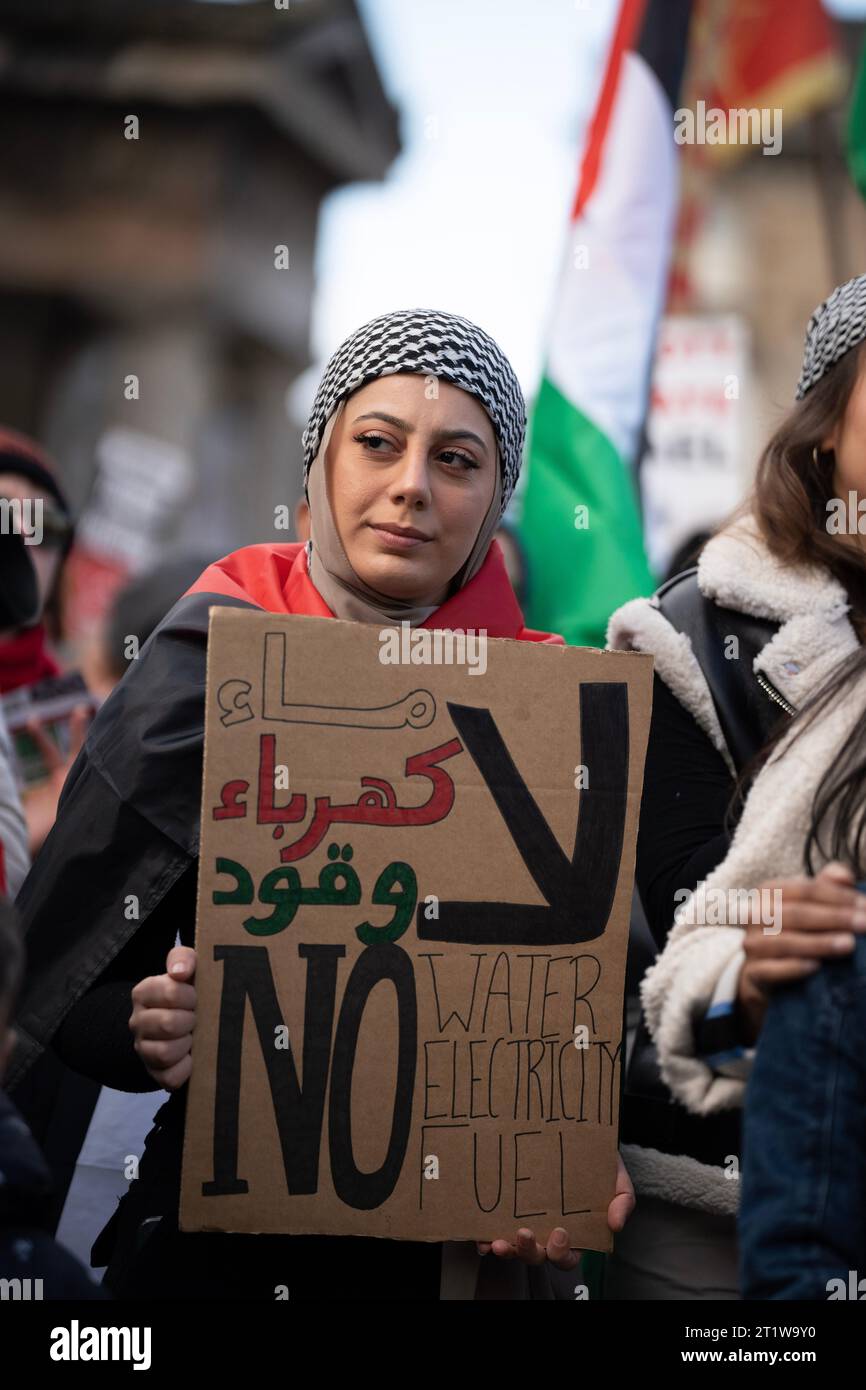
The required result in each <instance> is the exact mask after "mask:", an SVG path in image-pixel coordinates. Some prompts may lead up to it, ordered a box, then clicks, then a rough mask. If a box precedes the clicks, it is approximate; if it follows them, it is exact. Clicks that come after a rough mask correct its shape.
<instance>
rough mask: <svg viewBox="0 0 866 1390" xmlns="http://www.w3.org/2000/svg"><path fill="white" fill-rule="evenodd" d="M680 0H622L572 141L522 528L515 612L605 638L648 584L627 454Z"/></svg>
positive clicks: (652, 276) (650, 305)
mask: <svg viewBox="0 0 866 1390" xmlns="http://www.w3.org/2000/svg"><path fill="white" fill-rule="evenodd" d="M690 10H691V3H690V0H622V3H621V4H620V7H619V13H618V17H617V21H616V25H615V27H614V31H613V35H612V39H611V42H610V48H609V52H608V55H607V61H606V65H605V71H604V77H603V80H602V83H601V89H600V92H599V97H598V102H597V106H596V110H595V113H594V115H593V117H592V120H591V121H590V124H589V128H588V133H587V138H586V144H585V148H584V150H583V153H582V156H581V166H580V177H579V181H578V188H577V196H576V198H575V201H574V208H573V212H572V217H571V226H570V229H569V235H568V237H567V242H566V248H565V255H564V257H563V263H562V269H561V274H560V282H559V289H558V293H557V299H556V309H555V312H554V315H553V319H552V324H551V331H550V342H549V347H548V352H547V360H546V365H545V369H544V374H543V379H542V382H541V386H540V388H539V392H538V396H537V398H536V401H535V405H534V409H533V414H532V419H531V421H530V431H529V463H528V473H529V476H528V481H527V483H526V487H525V490H524V492H523V498H522V501H523V508H522V514H521V519H520V533H521V539H522V541H523V544H524V547H525V550H526V556H527V573H528V589H529V598H528V604H527V614H528V621H531V622H537V621H538V620H543V621H544V623H545V624H547V623H549V624H550V625H552V626H553V627H554V628H555V630H556V631H557V632H561V633H562V634H563V636H564V637H565V639H566V641H567V642H572V643H575V644H578V645H584V646H602V645H603V644H604V640H605V631H606V627H607V620H608V618H609V617H610V615H611V613H612V612H613V611H614V609H615V608H617V607H619V605H620V604H622V603H624V602H626V600H627V599H630V598H635V597H636V596H637V595H640V594H650V593H652V591H653V589H654V588H655V580H654V578H653V575H652V574H651V573H650V568H649V564H648V562H647V559H646V554H645V551H644V543H643V535H642V530H641V520H640V513H639V506H638V496H637V487H636V481H635V464H636V460H637V458H638V455H639V453H640V450H641V436H642V427H643V423H644V417H645V413H646V407H647V398H648V391H649V382H650V372H651V368H652V361H653V352H654V348H655V338H656V328H657V325H658V320H659V316H660V313H661V310H662V307H663V304H664V299H665V291H666V285H667V273H668V264H669V258H670V253H671V243H672V238H673V230H674V220H675V213H676V202H677V146H676V145H675V143H674V119H673V115H674V107H675V105H676V96H677V92H678V90H679V84H680V79H681V75H682V68H683V64H684V60H685V52H686V38H687V33H688V26H689V18H690Z"/></svg>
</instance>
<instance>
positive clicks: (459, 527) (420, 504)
mask: <svg viewBox="0 0 866 1390" xmlns="http://www.w3.org/2000/svg"><path fill="white" fill-rule="evenodd" d="M497 467H498V465H497V461H496V439H495V435H494V433H493V426H492V424H491V422H490V417H489V416H488V414H487V412H486V410H485V409H484V407H483V406H482V405H481V404H480V403H479V402H478V401H477V400H476V399H475V397H474V396H470V395H469V393H468V392H466V391H462V390H461V389H460V387H458V386H452V385H451V384H450V382H444V381H439V380H438V379H437V378H436V377H432V376H420V375H415V374H411V373H403V372H401V373H398V374H395V375H393V376H383V377H378V378H377V379H376V380H375V381H371V382H368V383H367V385H366V386H362V387H361V388H360V389H359V390H358V391H355V392H354V393H353V395H351V396H350V397H349V398H348V400H347V401H346V404H345V407H344V409H343V412H342V414H341V416H340V419H339V420H338V421H337V423H336V425H335V427H334V430H333V433H332V435H331V440H330V444H329V447H328V458H327V468H328V474H327V481H328V496H329V499H330V503H331V511H332V514H333V517H334V523H335V525H336V527H337V531H338V533H339V536H340V540H341V541H342V543H343V549H344V550H345V552H346V557H347V559H348V561H349V563H350V565H351V566H352V568H353V569H354V571H355V573H356V574H357V575H358V577H359V578H360V579H362V580H364V582H365V583H366V584H369V586H370V587H371V588H372V589H376V590H377V591H378V592H379V593H382V594H385V595H387V596H388V597H389V598H400V599H408V600H411V601H413V602H417V603H421V604H438V603H441V602H442V601H443V599H444V598H445V596H446V594H447V590H448V584H449V581H450V580H451V579H452V578H453V576H454V575H455V574H456V573H457V572H458V570H459V569H460V568H461V567H462V565H463V564H464V563H465V562H466V560H467V559H468V558H469V554H470V552H471V550H472V547H473V545H474V543H475V539H476V537H477V535H478V532H479V529H480V527H481V523H482V521H483V520H484V517H485V516H486V514H487V509H488V507H489V506H490V502H491V500H492V498H493V492H494V488H495V483H496V469H497ZM410 532H414V533H415V534H414V535H412V534H409V533H410Z"/></svg>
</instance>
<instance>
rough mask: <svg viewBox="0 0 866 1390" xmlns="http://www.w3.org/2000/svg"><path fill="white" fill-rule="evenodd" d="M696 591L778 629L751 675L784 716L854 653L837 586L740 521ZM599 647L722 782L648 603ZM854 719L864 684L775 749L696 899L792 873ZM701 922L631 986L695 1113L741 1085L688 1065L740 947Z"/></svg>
mask: <svg viewBox="0 0 866 1390" xmlns="http://www.w3.org/2000/svg"><path fill="white" fill-rule="evenodd" d="M698 585H699V587H700V589H701V592H702V593H704V594H705V595H707V596H708V597H710V598H712V599H715V600H716V601H717V602H718V603H719V605H720V606H722V607H725V608H732V609H735V610H737V611H739V612H742V613H748V614H751V615H752V616H754V617H759V618H768V619H771V620H774V621H777V622H779V623H780V624H781V626H780V628H779V630H778V631H777V632H776V634H775V636H774V637H773V638H772V639H771V640H770V642H768V643H767V644H766V646H764V647H763V649H762V650H761V651H760V652H759V653H758V655H757V656H756V658H755V660H754V670H755V671H756V672H759V671H760V672H763V673H764V675H765V676H766V677H767V679H768V680H769V681H770V683H771V684H772V685H773V686H775V688H776V689H777V690H778V691H779V693H780V694H781V695H782V696H783V697H784V698H785V700H786V701H788V702H789V703H790V704H791V705H793V706H794V708H795V709H798V708H800V707H801V706H802V705H803V704H804V703H805V701H806V699H807V698H808V697H809V696H810V695H811V694H813V693H814V692H816V691H817V690H818V689H819V688H820V687H821V686H822V685H823V683H824V682H825V681H826V679H827V677H828V676H829V674H830V672H831V671H832V670H833V668H834V667H835V666H836V665H837V663H838V662H839V661H841V660H843V659H844V658H845V657H846V656H848V655H849V654H850V653H851V652H853V651H854V650H855V648H856V647H857V645H858V643H857V636H856V633H855V631H854V628H853V626H852V624H851V621H850V619H849V617H848V609H849V605H848V600H847V596H846V594H845V591H844V590H843V588H842V586H841V585H840V584H839V583H838V582H837V581H836V580H835V579H834V578H833V577H832V576H831V575H830V573H829V571H827V570H826V569H823V568H811V567H810V568H805V567H804V568H794V567H790V566H784V565H782V564H781V563H780V562H779V561H778V560H776V559H775V558H774V557H773V556H772V555H771V554H770V552H769V550H768V549H767V546H766V544H765V542H764V541H763V539H762V537H761V536H760V533H759V532H758V529H757V527H756V524H755V522H754V520H752V519H751V518H744V519H741V520H739V521H737V522H736V523H734V524H732V525H731V526H730V527H729V528H728V529H726V530H725V531H723V532H721V533H720V534H719V535H717V536H715V537H714V538H713V539H712V540H711V541H709V542H708V544H707V545H706V547H705V549H704V550H703V552H702V554H701V557H700V561H699V564H698ZM608 645H609V646H610V647H613V648H618V649H633V650H637V651H642V652H652V653H653V655H654V657H655V666H656V670H657V672H658V674H659V675H660V676H661V678H662V679H663V680H664V681H665V683H666V684H667V685H668V686H669V688H670V690H671V691H672V693H673V694H674V695H675V696H676V697H677V699H678V700H679V701H680V703H681V704H683V705H684V706H685V708H686V709H687V710H689V712H690V713H691V714H692V715H693V716H694V718H695V720H696V721H697V723H698V724H699V725H700V727H701V728H702V729H703V730H704V731H705V733H707V734H708V736H709V737H710V738H711V740H712V742H713V744H714V745H715V747H716V748H717V749H719V751H720V752H721V754H722V756H723V757H724V758H725V760H726V762H727V763H728V766H729V767H730V768H731V770H732V771H733V764H732V762H731V757H730V754H729V752H728V749H727V747H726V746H725V740H724V736H723V734H722V730H721V728H720V726H719V721H718V719H717V717H716V714H715V710H714V707H713V703H712V700H711V698H710V692H709V689H708V687H707V684H706V681H705V679H704V676H703V673H702V671H701V669H700V667H699V665H698V662H697V660H696V658H695V656H694V653H693V651H692V648H691V643H690V642H689V639H688V637H687V636H686V635H685V634H682V633H678V632H676V631H675V630H674V629H673V628H672V627H671V626H670V624H669V623H668V622H667V620H666V619H665V618H663V617H662V615H661V613H660V612H659V610H658V608H657V606H656V605H655V601H654V600H653V599H634V600H632V602H630V603H627V604H625V605H624V606H623V607H622V608H620V609H618V611H617V612H616V613H614V615H613V617H612V618H611V620H610V625H609V628H608ZM768 698H769V697H768ZM864 709H866V678H863V679H861V681H860V682H859V683H858V684H857V685H855V687H854V688H851V689H849V691H848V692H847V694H846V697H845V698H844V699H843V700H841V701H837V702H836V704H835V705H834V706H833V707H831V708H830V709H829V710H827V711H825V712H824V713H823V715H821V716H820V717H819V718H818V719H817V720H815V721H814V722H813V723H812V724H811V726H810V727H809V728H808V729H807V730H806V731H805V732H804V733H802V734H801V735H800V737H799V738H797V739H796V741H795V742H793V744H791V738H790V736H786V737H785V738H784V739H783V741H782V744H781V745H780V749H779V752H778V754H777V755H776V756H774V757H773V758H772V759H771V760H770V761H769V763H768V764H767V765H766V766H765V767H764V768H763V769H762V770H761V772H760V773H759V775H758V776H757V778H756V779H755V781H754V783H753V785H752V787H751V790H750V791H749V794H748V796H747V799H746V803H745V806H744V808H743V813H742V816H741V818H740V821H739V824H738V826H737V829H736V832H735V834H734V837H733V840H732V842H731V845H730V848H729V850H728V853H727V855H726V857H725V858H724V860H723V861H722V863H721V864H719V865H718V866H717V867H716V869H715V870H714V871H713V872H712V873H711V874H710V875H709V876H708V878H707V879H706V881H705V883H704V885H703V888H702V889H701V890H698V891H699V893H701V892H702V893H703V895H706V894H707V893H708V892H709V891H710V890H713V889H724V890H731V889H751V888H757V887H758V886H759V885H760V884H761V883H762V882H764V881H766V880H767V879H771V878H779V877H785V876H789V875H793V874H798V873H802V872H803V871H804V865H803V848H804V844H805V839H806V835H807V832H808V826H809V823H810V812H811V806H812V798H813V796H814V793H815V790H816V787H817V785H818V783H819V781H820V779H821V777H822V776H823V774H824V772H825V771H826V770H827V768H828V767H829V766H830V764H831V763H832V761H833V759H834V758H835V756H836V755H837V753H838V752H839V750H840V749H841V748H842V747H843V745H844V744H845V742H846V740H847V739H848V738H849V737H850V735H851V733H852V731H853V730H854V728H855V727H856V726H857V724H858V723H859V722H860V720H861V719H862V717H863V712H864ZM690 918H691V920H689V919H690ZM703 918H704V914H703V913H702V911H701V899H700V898H699V897H698V898H696V896H695V895H694V894H693V895H692V898H691V900H690V902H689V903H687V904H685V905H684V907H683V908H681V909H679V911H678V912H677V920H676V924H675V925H674V926H673V928H672V930H671V932H670V935H669V937H668V940H667V943H666V945H665V948H664V950H663V951H662V952H661V953H660V955H659V956H658V959H657V960H656V962H655V963H654V965H653V966H652V967H651V968H650V969H649V970H648V971H647V974H646V976H645V977H644V980H643V983H642V986H641V998H642V1002H643V1006H644V1011H645V1015H646V1019H647V1024H648V1027H649V1028H650V1031H651V1032H652V1035H653V1037H654V1039H655V1042H656V1046H657V1049H658V1056H659V1063H660V1066H661V1071H662V1075H663V1077H664V1079H665V1081H666V1082H667V1084H668V1086H669V1087H670V1089H671V1091H672V1092H673V1094H674V1095H675V1096H677V1098H678V1099H679V1100H681V1101H682V1102H683V1104H684V1105H686V1106H687V1107H688V1109H689V1110H692V1111H694V1112H695V1113H697V1114H708V1113H710V1112H711V1111H715V1110H721V1109H725V1108H727V1107H729V1106H736V1105H740V1104H742V1097H743V1090H744V1085H745V1083H744V1082H743V1081H742V1080H736V1079H733V1078H730V1077H723V1076H719V1075H717V1074H716V1073H714V1072H713V1071H711V1070H710V1068H709V1067H708V1066H707V1065H706V1064H705V1063H704V1062H703V1061H702V1060H701V1059H700V1058H699V1057H697V1056H696V1055H695V1048H694V1027H693V1023H694V1021H695V1020H696V1019H697V1018H699V1017H701V1016H702V1015H703V1014H704V1013H705V1012H706V1010H707V1008H708V1006H709V1004H710V1001H711V999H712V996H713V992H714V990H715V987H716V985H717V983H718V981H719V978H720V976H721V974H722V972H723V971H724V970H725V969H726V968H727V967H728V966H729V965H730V963H731V961H732V960H733V958H734V957H735V956H736V955H737V954H738V953H740V954H742V938H743V928H742V927H740V926H736V925H734V926H730V925H729V926H700V925H696V924H695V919H697V921H701V920H702V919H703ZM783 929H784V928H783Z"/></svg>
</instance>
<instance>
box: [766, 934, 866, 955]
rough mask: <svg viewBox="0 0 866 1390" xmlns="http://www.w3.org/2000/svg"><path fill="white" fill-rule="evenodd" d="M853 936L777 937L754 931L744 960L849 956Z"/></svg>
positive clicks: (794, 935) (803, 935) (852, 946)
mask: <svg viewBox="0 0 866 1390" xmlns="http://www.w3.org/2000/svg"><path fill="white" fill-rule="evenodd" d="M855 942H856V937H855V936H854V933H853V932H850V931H835V932H830V931H811V932H810V931H793V930H792V931H781V932H779V934H778V935H777V936H764V935H762V934H761V933H759V932H757V933H755V934H754V936H752V935H750V936H749V937H747V939H746V941H745V943H744V945H745V951H746V958H747V960H754V961H758V960H778V959H779V958H780V957H783V956H800V957H804V958H809V957H812V956H815V957H819V958H820V959H822V960H824V959H827V958H828V957H829V958H831V959H832V957H833V956H840V955H846V954H849V953H850V952H851V951H853V950H854V946H855Z"/></svg>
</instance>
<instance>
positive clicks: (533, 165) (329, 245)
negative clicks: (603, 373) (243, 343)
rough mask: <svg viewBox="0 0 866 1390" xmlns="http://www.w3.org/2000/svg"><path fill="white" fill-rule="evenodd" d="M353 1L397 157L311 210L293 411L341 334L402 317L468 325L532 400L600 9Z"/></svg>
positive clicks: (551, 1) (593, 5) (608, 12)
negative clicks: (309, 327)
mask: <svg viewBox="0 0 866 1390" xmlns="http://www.w3.org/2000/svg"><path fill="white" fill-rule="evenodd" d="M358 5H359V9H360V12H361V14H362V18H363V20H364V23H365V24H366V27H367V31H368V35H369V40H370V43H371V46H372V49H373V53H374V56H375V59H376V62H377V64H378V67H379V70H380V73H381V77H382V81H383V84H384V87H385V90H386V92H387V93H388V95H389V97H390V99H391V101H392V102H393V103H394V105H395V106H396V107H397V109H398V111H399V112H400V131H401V138H402V143H403V153H402V155H400V156H399V158H398V159H397V160H396V161H395V162H394V164H393V165H392V167H391V169H390V171H389V173H388V176H387V178H386V179H385V181H384V182H383V183H377V184H355V185H352V186H351V187H349V188H346V189H344V190H340V191H338V192H337V193H335V194H333V195H331V197H330V198H328V200H327V201H326V203H325V204H324V206H323V212H322V218H321V221H320V225H319V241H318V249H317V257H318V260H317V292H316V298H315V302H314V311H313V342H312V348H313V355H314V358H315V359H316V365H315V366H314V367H313V368H312V369H311V371H310V372H309V373H308V374H307V376H306V378H305V381H304V383H303V384H302V385H300V386H299V389H298V395H299V397H300V398H301V400H300V401H299V403H298V405H299V409H300V413H301V415H302V417H305V415H306V408H307V405H308V404H309V399H310V397H311V395H312V392H313V391H314V390H315V387H316V385H317V383H318V379H319V375H320V372H321V368H322V366H323V364H324V360H325V358H326V357H327V356H328V355H329V354H330V353H331V352H332V351H333V349H334V348H335V347H336V346H337V345H338V344H339V342H340V341H341V340H342V339H343V338H344V337H345V336H346V335H347V334H348V333H350V332H351V331H352V330H353V329H354V328H356V327H358V325H359V324H362V323H364V322H365V321H366V320H368V319H370V318H373V317H375V316H376V315H377V314H380V313H384V312H386V311H388V310H389V309H399V308H414V307H416V306H420V307H422V308H434V309H444V310H449V311H451V312H453V313H458V314H463V315H464V316H465V317H467V318H469V319H472V320H474V321H475V322H477V323H478V324H480V326H481V327H482V328H485V329H486V330H487V331H488V332H489V333H491V334H492V335H493V337H494V338H496V340H497V341H498V342H499V344H500V346H501V347H502V348H503V350H504V351H505V353H506V354H507V356H508V357H509V359H510V360H511V362H512V363H513V365H514V368H515V370H516V372H517V374H518V376H519V377H520V381H521V384H522V386H523V389H524V392H525V393H528V394H532V393H533V392H534V391H535V389H536V387H537V384H538V379H539V376H540V373H541V369H542V354H543V342H544V335H545V323H546V319H547V317H548V315H549V313H550V310H551V307H552V299H553V294H554V289H555V280H556V274H557V267H558V262H559V257H560V254H561V249H562V245H563V240H564V237H565V234H566V228H567V218H568V211H569V207H570V203H571V199H572V197H573V194H574V189H575V186H576V180H577V173H578V156H579V151H580V142H581V138H582V133H583V129H584V125H585V121H586V119H587V115H588V113H589V112H590V111H591V109H592V105H593V102H594V98H595V95H596V90H597V83H598V80H599V77H600V64H601V62H602V59H603V55H604V51H605V47H606V43H607V39H608V37H609V34H610V30H611V27H612V23H613V18H614V14H615V10H616V5H615V3H614V0H532V3H531V4H530V3H526V0H437V3H436V4H435V5H431V4H425V3H420V2H419V0H411V3H407V2H406V0H358ZM301 402H303V403H301Z"/></svg>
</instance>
